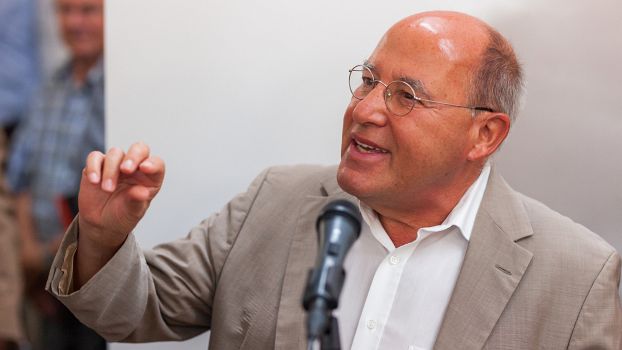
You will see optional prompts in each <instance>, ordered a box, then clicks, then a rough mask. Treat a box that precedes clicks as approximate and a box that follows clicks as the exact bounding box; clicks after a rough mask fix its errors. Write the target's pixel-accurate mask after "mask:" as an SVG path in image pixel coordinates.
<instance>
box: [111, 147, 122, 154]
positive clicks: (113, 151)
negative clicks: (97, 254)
mask: <svg viewBox="0 0 622 350" xmlns="http://www.w3.org/2000/svg"><path fill="white" fill-rule="evenodd" d="M122 154H123V151H122V150H121V149H120V148H119V147H110V149H109V150H108V155H110V156H120V155H122Z"/></svg>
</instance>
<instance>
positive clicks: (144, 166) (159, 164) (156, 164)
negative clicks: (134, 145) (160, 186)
mask: <svg viewBox="0 0 622 350" xmlns="http://www.w3.org/2000/svg"><path fill="white" fill-rule="evenodd" d="M139 169H140V171H142V172H143V173H145V174H147V175H158V174H161V175H162V177H164V171H165V166H164V161H163V160H162V159H161V158H160V157H157V156H152V157H149V158H147V159H145V160H144V161H142V162H141V163H140V167H139Z"/></svg>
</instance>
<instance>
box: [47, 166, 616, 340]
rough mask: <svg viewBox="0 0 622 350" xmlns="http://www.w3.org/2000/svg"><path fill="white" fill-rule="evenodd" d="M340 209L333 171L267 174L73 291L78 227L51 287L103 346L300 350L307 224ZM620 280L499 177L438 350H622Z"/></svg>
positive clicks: (608, 261)
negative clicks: (187, 227) (192, 340)
mask: <svg viewBox="0 0 622 350" xmlns="http://www.w3.org/2000/svg"><path fill="white" fill-rule="evenodd" d="M337 198H349V199H353V198H352V197H350V196H349V195H348V194H346V193H344V192H343V191H342V190H341V189H340V188H339V187H338V185H337V183H336V180H335V168H334V167H316V166H296V167H279V168H272V169H268V170H267V171H265V172H263V173H262V174H261V175H260V176H259V177H257V179H255V181H254V182H253V183H252V184H251V186H250V187H249V189H248V191H247V192H245V193H243V194H240V195H238V196H237V197H235V198H234V199H233V200H232V201H231V202H229V203H228V204H227V205H226V206H225V207H224V208H223V209H222V211H220V212H219V213H217V214H214V215H212V216H210V217H209V218H208V219H207V220H205V221H203V222H202V223H201V224H200V225H199V226H197V227H195V228H194V229H192V230H191V231H190V233H189V234H188V236H187V237H185V238H183V239H180V240H177V241H174V242H171V243H167V244H163V245H160V246H158V247H156V248H155V249H153V250H151V251H145V252H141V250H140V249H139V247H138V246H137V244H136V242H135V240H134V237H133V236H132V235H130V236H129V237H128V239H127V241H126V242H125V244H124V245H123V246H122V247H121V249H120V250H119V251H118V253H117V254H116V255H115V256H114V257H113V258H112V259H111V260H110V262H109V263H108V264H107V265H106V266H105V267H104V268H103V269H102V270H101V271H99V272H98V274H96V275H95V276H94V277H93V278H92V279H91V280H90V281H89V282H88V283H87V284H86V285H84V286H83V287H82V289H80V290H78V291H75V292H72V291H71V286H70V283H69V282H70V277H71V269H72V266H71V261H72V256H73V255H72V254H73V251H74V249H75V244H76V243H75V242H76V235H77V231H78V228H77V227H76V226H75V225H74V226H73V227H72V228H71V229H70V230H69V231H68V232H67V234H66V237H65V240H64V242H63V243H62V248H61V250H60V252H59V254H58V255H57V256H56V259H55V262H54V265H53V267H52V270H51V271H50V277H49V280H48V286H47V288H48V290H49V291H50V292H52V293H53V294H54V295H56V296H57V297H58V298H59V299H60V300H61V301H62V302H63V303H65V305H67V306H68V307H69V308H70V309H71V310H72V311H73V312H74V313H76V315H77V316H78V318H79V319H80V320H82V321H83V322H84V323H85V324H87V325H88V326H90V327H92V328H94V329H96V330H97V331H98V332H99V333H100V334H102V335H103V336H104V337H106V338H107V339H108V340H111V341H131V342H134V341H157V340H180V339H186V338H189V337H193V336H195V335H197V334H199V333H201V332H204V331H206V330H208V329H211V337H210V349H217V350H227V349H248V350H258V349H259V350H261V349H282V350H291V349H305V348H306V347H305V346H306V340H305V331H304V319H305V316H304V313H303V310H302V308H301V306H300V305H301V297H302V292H303V287H304V285H305V281H306V276H307V271H308V270H309V269H310V268H311V267H312V266H313V264H314V259H315V255H316V251H317V242H316V232H315V219H316V217H317V215H318V213H319V211H320V210H321V208H322V207H323V206H324V205H325V204H327V203H328V202H329V201H331V200H334V199H337ZM619 282H620V256H619V255H618V253H616V251H615V250H614V249H613V248H612V247H611V246H609V245H608V244H607V243H605V242H604V241H603V240H602V239H601V238H599V237H598V236H597V235H595V234H594V233H592V232H590V231H589V230H587V229H586V228H584V227H582V226H580V225H578V224H576V223H574V222H572V221H571V220H570V219H568V218H565V217H563V216H561V215H559V214H557V213H555V212H553V211H552V210H550V209H548V208H547V207H545V206H544V205H542V204H541V203H539V202H537V201H534V200H532V199H530V198H527V197H525V196H523V195H521V194H519V193H516V192H515V191H513V190H512V189H511V188H510V187H509V186H508V185H507V184H506V183H505V181H504V180H503V179H502V178H501V177H500V176H498V175H496V174H495V172H494V170H493V173H492V174H491V178H490V180H489V183H488V187H487V189H486V193H485V195H484V199H483V202H482V205H481V208H480V210H479V213H478V215H477V219H476V221H475V226H474V228H473V234H472V237H471V241H470V242H469V246H468V249H467V253H466V257H465V260H464V263H463V266H462V270H461V272H460V276H459V277H458V281H457V283H456V287H455V290H454V292H453V295H452V297H451V300H450V302H449V305H448V307H447V311H446V314H445V317H444V321H443V324H442V327H441V330H440V333H439V335H438V338H437V341H436V345H435V348H436V349H482V348H485V349H530V350H531V349H565V348H569V349H587V348H590V349H622V307H621V306H620V296H619V295H618V286H619ZM68 292H70V293H69V294H67V293H68ZM421 322H425V320H421ZM405 327H408V325H405ZM391 350H392V349H391Z"/></svg>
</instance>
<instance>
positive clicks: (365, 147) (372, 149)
mask: <svg viewBox="0 0 622 350" xmlns="http://www.w3.org/2000/svg"><path fill="white" fill-rule="evenodd" d="M354 143H356V148H358V150H359V151H361V152H364V153H387V151H386V150H384V149H382V148H377V147H373V146H370V145H366V144H364V143H361V142H358V141H356V140H354Z"/></svg>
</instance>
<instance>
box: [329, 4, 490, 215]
mask: <svg viewBox="0 0 622 350" xmlns="http://www.w3.org/2000/svg"><path fill="white" fill-rule="evenodd" d="M455 27H459V25H458V26H457V23H454V22H450V21H449V20H448V19H447V18H443V17H442V16H440V17H430V16H429V15H428V16H427V17H425V18H422V19H416V20H414V19H412V18H411V19H407V20H405V21H402V22H400V23H398V24H397V25H395V26H394V27H393V28H392V29H391V30H389V32H388V33H387V34H386V35H385V37H384V38H383V39H382V40H381V42H380V43H379V45H378V47H377V48H376V50H375V51H374V52H373V53H372V55H371V57H369V59H368V63H369V64H370V65H371V66H373V67H375V68H374V69H373V73H374V76H375V78H376V79H380V80H382V81H383V82H385V83H387V84H388V83H390V82H391V81H394V80H403V79H404V78H407V79H410V80H418V81H420V82H421V83H422V84H423V86H424V89H425V92H427V96H425V95H423V96H422V95H421V94H420V92H419V91H417V90H416V93H417V94H418V96H419V97H422V98H427V99H431V100H436V101H443V102H449V103H454V104H461V105H465V104H466V103H467V94H466V93H467V86H468V85H467V83H468V79H469V77H470V75H469V74H470V72H471V71H472V70H473V68H474V67H475V66H476V64H477V63H478V62H479V55H480V52H481V48H479V47H475V46H474V44H473V43H474V42H476V41H477V40H466V42H465V40H463V39H464V36H465V35H467V34H464V33H462V34H461V33H460V32H461V31H460V30H457V29H456V28H455ZM470 34H471V35H472V34H473V33H470ZM483 42H484V43H485V40H484V41H483ZM383 92H384V86H383V85H382V84H378V85H377V86H376V87H375V89H374V90H373V91H371V92H370V93H369V94H368V95H367V96H366V97H365V98H364V99H363V100H357V99H355V98H352V100H351V101H350V104H349V105H348V107H347V109H346V111H345V115H344V119H343V132H342V146H341V163H340V165H339V171H338V177H337V179H338V182H339V184H340V186H341V187H342V188H343V189H344V190H346V191H347V192H349V193H351V194H353V195H355V196H356V197H358V198H359V199H361V200H362V201H364V202H365V203H367V204H368V205H370V206H372V208H374V209H376V207H396V206H398V207H399V206H402V207H403V206H408V205H411V204H412V203H413V202H414V201H417V200H418V201H425V200H426V199H428V198H434V197H435V196H438V195H442V193H443V192H444V191H445V190H447V189H448V188H450V187H451V186H452V185H454V184H455V183H456V182H457V181H460V180H461V179H460V174H461V171H464V168H465V167H466V166H467V154H468V151H469V149H470V147H471V146H472V141H471V140H472V137H470V136H472V135H469V134H470V133H472V130H471V126H472V124H473V119H472V116H471V111H470V110H469V109H464V108H454V107H447V106H442V105H437V104H428V105H427V106H426V107H421V106H418V107H415V108H414V109H413V110H412V111H411V112H410V113H409V114H407V115H406V116H403V117H398V116H395V115H392V114H391V113H390V112H389V111H388V110H387V108H386V105H385V102H384V97H383ZM361 144H363V145H367V146H371V147H374V148H375V149H369V148H367V149H365V147H362V146H361Z"/></svg>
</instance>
